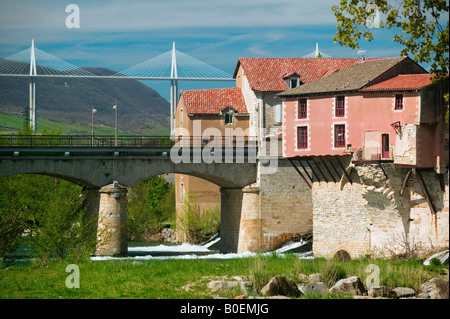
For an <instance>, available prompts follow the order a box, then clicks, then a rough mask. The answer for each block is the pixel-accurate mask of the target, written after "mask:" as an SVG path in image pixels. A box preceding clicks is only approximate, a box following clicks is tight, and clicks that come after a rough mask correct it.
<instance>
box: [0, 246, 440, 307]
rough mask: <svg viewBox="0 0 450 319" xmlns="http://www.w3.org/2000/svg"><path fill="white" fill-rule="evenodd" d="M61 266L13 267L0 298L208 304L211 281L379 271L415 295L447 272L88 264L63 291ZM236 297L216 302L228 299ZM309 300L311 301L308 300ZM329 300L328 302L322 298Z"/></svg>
mask: <svg viewBox="0 0 450 319" xmlns="http://www.w3.org/2000/svg"><path fill="white" fill-rule="evenodd" d="M68 264H70V263H69V262H65V263H50V264H48V265H47V266H46V267H40V266H38V265H28V266H15V267H9V268H7V269H2V270H0V298H5V299H7V298H50V299H59V298H69V299H70V298H147V299H156V298H161V299H179V298H183V299H184V298H186V299H187V298H189V299H192V298H193V299H197V298H213V295H214V294H217V293H213V292H211V291H209V290H208V289H207V288H206V285H207V284H208V282H210V281H211V280H214V279H216V280H217V278H219V277H220V278H222V277H223V276H227V277H229V278H230V279H231V277H232V276H248V278H249V280H251V281H253V282H254V283H255V285H256V287H257V288H260V287H262V286H263V285H264V284H265V283H266V282H267V281H268V280H269V279H270V278H271V277H272V276H275V275H284V276H287V277H290V278H292V279H293V280H294V281H296V282H297V283H300V282H301V279H300V277H299V274H300V273H302V274H305V275H309V274H312V273H317V272H319V273H322V274H324V275H325V276H326V278H327V279H326V280H328V281H329V283H328V284H332V283H333V281H334V282H335V281H337V280H339V279H341V277H342V278H345V277H349V276H353V275H356V276H359V277H360V278H361V280H362V281H363V282H365V279H366V278H367V276H368V275H369V273H368V272H366V267H367V265H369V264H376V265H378V266H379V268H380V284H381V285H387V286H392V287H397V286H402V287H410V288H413V289H416V290H417V289H418V288H419V287H420V285H421V284H422V283H423V282H425V281H427V280H429V279H431V278H433V277H436V276H443V275H444V273H445V269H448V266H428V267H427V266H423V265H422V261H421V260H407V261H405V260H403V261H389V260H365V259H363V260H353V261H347V262H341V261H336V260H331V261H330V260H325V259H321V258H319V259H314V260H300V259H298V257H297V256H295V255H287V256H284V257H279V256H275V255H272V256H257V257H252V258H241V259H232V260H226V261H223V260H150V261H145V262H140V261H131V260H109V261H91V260H89V259H86V260H84V261H82V262H80V263H78V264H77V266H78V267H79V270H80V288H72V289H69V288H67V287H66V278H67V276H69V275H70V272H66V266H67V265H68ZM238 294H239V292H237V291H229V292H228V293H224V294H222V295H221V296H223V297H228V298H233V297H234V296H235V295H238ZM309 297H311V296H309ZM327 297H330V296H327Z"/></svg>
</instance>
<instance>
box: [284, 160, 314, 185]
mask: <svg viewBox="0 0 450 319" xmlns="http://www.w3.org/2000/svg"><path fill="white" fill-rule="evenodd" d="M288 160H289V162H290V163H291V165H292V166H293V167H294V168H295V170H296V171H297V173H298V174H299V175H300V177H301V178H303V180H304V181H305V183H306V185H308V186H309V188H312V187H311V184H310V183H309V182H308V180H307V179H306V178H305V176H303V174H302V172H300V170H299V169H298V167H297V166H295V164H294V162H293V161H292V160H291V159H290V158H288Z"/></svg>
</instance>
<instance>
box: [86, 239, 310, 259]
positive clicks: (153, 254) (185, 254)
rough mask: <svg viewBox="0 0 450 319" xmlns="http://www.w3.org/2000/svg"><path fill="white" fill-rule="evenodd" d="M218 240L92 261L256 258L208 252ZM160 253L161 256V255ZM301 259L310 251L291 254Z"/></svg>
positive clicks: (152, 248)
mask: <svg viewBox="0 0 450 319" xmlns="http://www.w3.org/2000/svg"><path fill="white" fill-rule="evenodd" d="M219 240H220V237H217V238H215V239H213V240H211V241H209V242H207V243H205V244H202V245H193V244H187V243H184V244H181V245H164V244H161V245H157V246H140V247H128V253H130V255H133V254H139V255H136V256H128V257H109V256H93V257H91V259H92V260H118V259H130V260H158V259H160V260H164V259H233V258H246V257H252V256H256V255H257V253H254V252H249V251H246V252H242V253H228V254H221V253H219V252H217V251H214V250H210V249H209V247H211V246H212V245H214V244H215V243H217V242H218V241H219ZM309 244H311V240H308V241H305V242H293V243H288V244H286V245H284V246H283V247H281V248H279V249H277V250H274V251H271V252H266V253H263V254H262V255H271V254H277V255H280V256H282V255H283V254H286V253H293V252H292V251H294V250H296V249H299V248H301V247H302V246H306V245H309ZM161 253H162V255H161ZM293 254H296V255H298V256H299V258H302V259H312V258H314V257H313V254H312V251H306V252H303V253H293Z"/></svg>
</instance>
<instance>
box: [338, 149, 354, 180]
mask: <svg viewBox="0 0 450 319" xmlns="http://www.w3.org/2000/svg"><path fill="white" fill-rule="evenodd" d="M336 160H337V162H338V163H339V166H340V167H341V168H342V170H343V171H344V174H345V176H346V177H347V179H348V180H349V182H350V184H351V185H353V181H352V180H351V178H350V176H349V175H348V174H347V171H346V170H345V168H344V165H342V163H341V161H340V160H339V157H338V156H336Z"/></svg>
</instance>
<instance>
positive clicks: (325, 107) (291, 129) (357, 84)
mask: <svg viewBox="0 0 450 319" xmlns="http://www.w3.org/2000/svg"><path fill="white" fill-rule="evenodd" d="M299 76H300V78H301V74H299ZM448 84H449V82H448V77H447V78H446V79H443V80H441V81H437V80H436V81H432V77H431V75H430V74H429V73H427V72H426V71H425V70H424V69H423V68H422V67H420V66H419V65H417V64H416V63H415V62H413V61H412V60H411V59H409V58H408V57H398V58H388V59H380V60H375V61H366V62H361V63H358V64H356V65H353V66H350V67H348V68H346V69H343V70H340V71H336V72H333V73H331V74H329V75H327V76H324V77H321V78H320V79H318V80H316V81H313V82H310V83H305V84H303V85H300V86H299V87H297V88H295V89H292V90H288V91H286V92H283V93H280V94H279V95H278V96H280V97H282V98H283V99H284V100H283V141H282V142H283V156H284V157H285V158H287V159H288V160H289V161H290V162H291V164H292V165H293V166H294V167H295V168H296V170H297V173H298V175H299V176H300V178H299V179H302V180H303V181H305V182H306V183H308V184H309V186H310V188H311V191H312V202H313V205H312V206H313V238H314V243H313V252H314V256H321V257H332V256H350V257H351V258H356V257H359V256H364V255H370V256H381V257H383V256H393V255H394V256H395V255H396V254H397V255H398V256H406V255H405V253H406V254H407V253H408V252H405V249H404V248H405V247H410V248H411V247H412V248H411V251H414V252H415V253H417V252H419V251H426V250H427V249H436V248H438V247H448V242H449V232H448V223H449V208H448V207H449V206H448V203H449V198H448V193H449V190H448V160H449V158H448V157H449V154H448V147H449V145H448V144H449V142H448V133H449V127H448V123H446V122H445V119H444V118H445V116H444V114H445V111H446V108H447V106H446V103H445V101H444V93H445V92H447V93H448V90H449V87H448ZM406 243H407V246H405V245H406Z"/></svg>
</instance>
